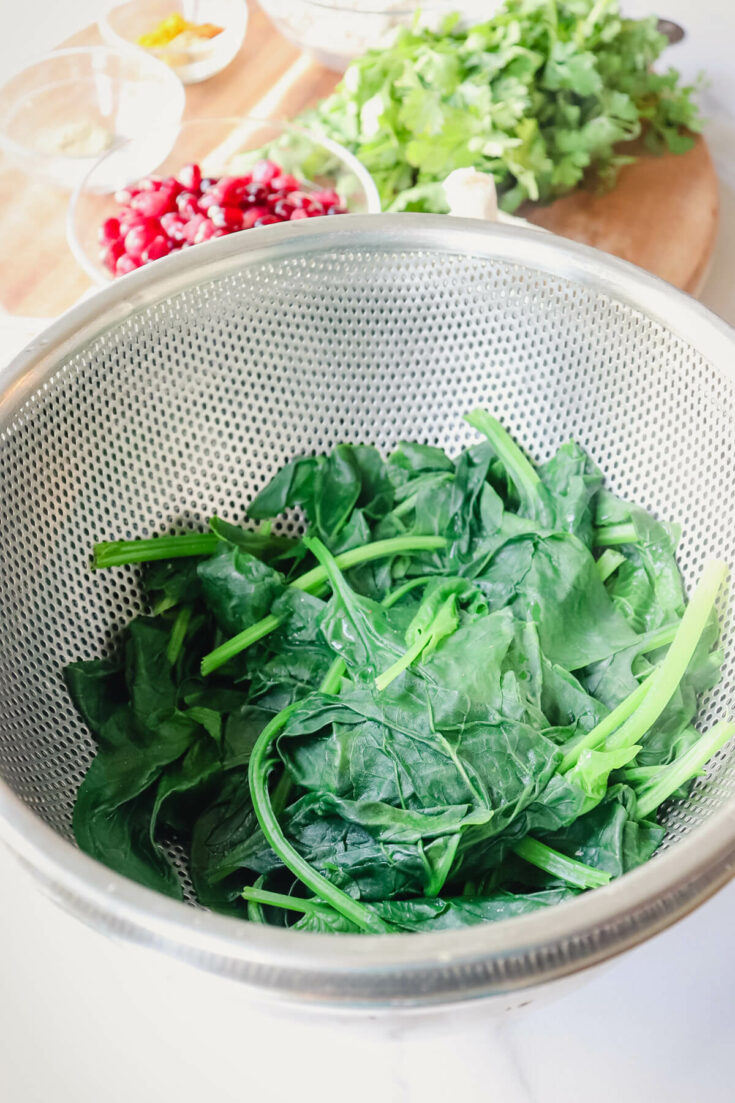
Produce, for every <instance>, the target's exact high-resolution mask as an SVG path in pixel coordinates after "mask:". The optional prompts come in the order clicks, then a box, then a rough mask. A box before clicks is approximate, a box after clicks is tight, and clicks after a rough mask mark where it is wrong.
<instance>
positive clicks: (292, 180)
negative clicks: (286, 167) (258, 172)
mask: <svg viewBox="0 0 735 1103" xmlns="http://www.w3.org/2000/svg"><path fill="white" fill-rule="evenodd" d="M271 187H272V188H273V190H274V191H297V190H298V188H299V187H300V185H299V182H298V180H297V179H296V177H295V176H292V175H291V173H290V172H281V173H279V174H278V176H274V177H273V179H272V180H271Z"/></svg>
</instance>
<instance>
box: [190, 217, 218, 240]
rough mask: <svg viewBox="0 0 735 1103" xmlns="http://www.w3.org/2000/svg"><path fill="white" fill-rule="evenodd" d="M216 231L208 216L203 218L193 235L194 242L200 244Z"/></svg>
mask: <svg viewBox="0 0 735 1103" xmlns="http://www.w3.org/2000/svg"><path fill="white" fill-rule="evenodd" d="M216 232H217V227H216V226H215V225H214V223H213V222H210V221H209V219H208V218H203V219H202V221H201V223H200V225H199V228H198V229H197V232H196V234H195V235H194V244H195V245H201V243H202V242H203V241H209V239H210V237H214V235H215V234H216Z"/></svg>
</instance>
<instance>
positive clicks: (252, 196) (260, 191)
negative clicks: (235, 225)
mask: <svg viewBox="0 0 735 1103" xmlns="http://www.w3.org/2000/svg"><path fill="white" fill-rule="evenodd" d="M267 198H268V189H267V188H266V186H265V185H264V184H248V186H247V188H246V189H245V194H244V196H243V202H244V203H265V201H266V200H267Z"/></svg>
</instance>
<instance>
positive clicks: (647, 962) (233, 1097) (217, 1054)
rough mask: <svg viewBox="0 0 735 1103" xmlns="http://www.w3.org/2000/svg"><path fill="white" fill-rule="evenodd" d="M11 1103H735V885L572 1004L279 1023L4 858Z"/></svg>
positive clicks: (1, 1022) (2, 1004) (2, 970)
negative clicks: (43, 890)
mask: <svg viewBox="0 0 735 1103" xmlns="http://www.w3.org/2000/svg"><path fill="white" fill-rule="evenodd" d="M0 885H2V886H3V894H2V895H3V904H4V906H3V907H2V908H1V909H0V991H1V992H2V999H0V1099H2V1100H3V1103H50V1101H53V1103H133V1101H134V1103H154V1101H156V1103H159V1101H166V1103H169V1101H171V1103H201V1101H202V1100H204V1099H212V1100H213V1101H216V1103H254V1101H255V1100H257V1103H285V1101H286V1100H291V1099H294V1100H295V1099H298V1100H299V1103H317V1101H319V1103H344V1101H347V1100H349V1103H376V1101H380V1103H443V1101H444V1100H447V1099H452V1100H463V1101H466V1103H489V1101H493V1103H582V1101H584V1103H622V1101H625V1103H732V1100H733V1098H735V1091H734V1089H733V1082H732V1072H731V1069H730V1064H729V1061H728V1056H729V1054H730V1052H731V1051H732V1039H733V1036H735V954H734V953H733V952H732V941H733V940H732V930H733V919H734V918H735V885H731V886H730V887H729V888H727V889H725V890H723V891H722V892H721V893H720V894H719V895H718V896H716V897H715V898H714V899H713V900H711V901H710V902H709V903H708V904H706V905H705V906H704V907H702V908H700V909H699V910H698V911H697V912H696V913H694V914H693V915H691V916H690V917H689V918H687V919H686V920H684V921H682V922H681V923H679V924H678V925H677V926H676V927H674V928H672V929H671V930H669V931H666V932H664V934H662V935H659V936H658V937H657V938H655V939H653V940H652V941H650V942H648V943H647V944H646V945H645V946H642V947H639V948H638V949H636V950H634V951H632V952H630V953H628V954H626V955H624V956H623V957H621V958H619V959H617V960H616V961H614V962H612V963H610V964H609V965H608V966H607V967H606V968H605V969H604V970H602V971H600V972H598V973H596V974H595V976H594V977H592V978H591V979H589V980H588V981H586V983H584V984H583V985H581V986H580V987H579V988H577V989H576V990H575V991H572V992H570V993H569V994H567V995H564V996H562V997H561V998H559V999H558V1000H555V1001H553V1002H548V1003H546V1004H545V1005H543V1006H540V1007H538V1008H535V1007H532V1008H530V1009H525V1010H523V1011H521V1012H514V1013H513V1014H511V1015H508V1016H506V1017H501V1018H496V1017H495V1016H493V1015H490V1014H487V1013H484V1012H483V1010H482V1009H481V1008H480V1007H475V1008H473V1009H472V1010H471V1012H470V1013H469V1014H465V1013H463V1012H461V1011H451V1012H449V1013H447V1014H445V1015H444V1016H442V1017H439V1018H434V1019H428V1020H425V1019H421V1018H419V1019H412V1020H411V1019H410V1020H407V1021H404V1022H396V1020H395V1018H393V1019H390V1020H388V1019H382V1018H380V1017H376V1018H373V1019H372V1020H366V1019H361V1020H358V1021H355V1020H352V1019H350V1018H347V1017H344V1016H343V1017H342V1018H341V1019H338V1018H330V1019H321V1018H309V1017H302V1018H296V1019H295V1018H293V1017H282V1016H279V1017H274V1016H273V1015H272V1014H271V1013H269V1012H266V1011H264V1010H263V1009H260V1008H257V1007H254V1006H252V1004H251V1003H250V1002H249V1001H248V999H247V997H246V995H245V992H244V990H243V989H242V988H241V987H240V986H238V985H237V984H235V983H233V982H230V981H222V980H217V979H215V978H213V977H210V976H208V975H206V974H203V973H198V972H196V971H195V970H193V969H190V968H189V967H188V966H185V965H180V964H177V963H175V962H173V961H170V960H169V959H167V958H164V957H161V956H160V955H158V954H155V953H153V952H150V951H147V950H139V949H136V948H133V947H130V946H122V945H118V944H116V943H113V942H111V941H109V940H108V939H106V938H104V937H102V936H101V935H99V934H97V933H96V932H93V931H90V930H88V929H87V928H86V927H84V926H82V924H80V923H79V922H78V921H77V920H75V919H73V918H72V917H70V916H68V915H66V914H65V913H63V912H61V911H60V910H58V909H57V908H56V907H55V905H53V904H51V903H50V902H49V901H47V900H46V899H45V898H44V897H42V896H41V895H40V894H39V893H38V891H37V890H36V888H35V886H33V885H32V884H31V883H30V881H29V880H28V879H27V875H26V874H25V873H21V871H20V870H19V869H18V868H16V867H15V865H14V862H11V859H10V856H9V855H8V854H7V853H6V852H5V851H3V850H2V849H0Z"/></svg>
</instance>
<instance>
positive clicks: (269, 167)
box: [251, 161, 281, 184]
mask: <svg viewBox="0 0 735 1103" xmlns="http://www.w3.org/2000/svg"><path fill="white" fill-rule="evenodd" d="M280 175H281V169H280V167H279V166H278V165H277V164H276V163H275V161H257V162H256V163H255V164H254V165H253V168H252V172H251V176H252V179H253V182H254V183H256V184H270V182H271V180H272V179H273V177H274V176H280Z"/></svg>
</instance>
